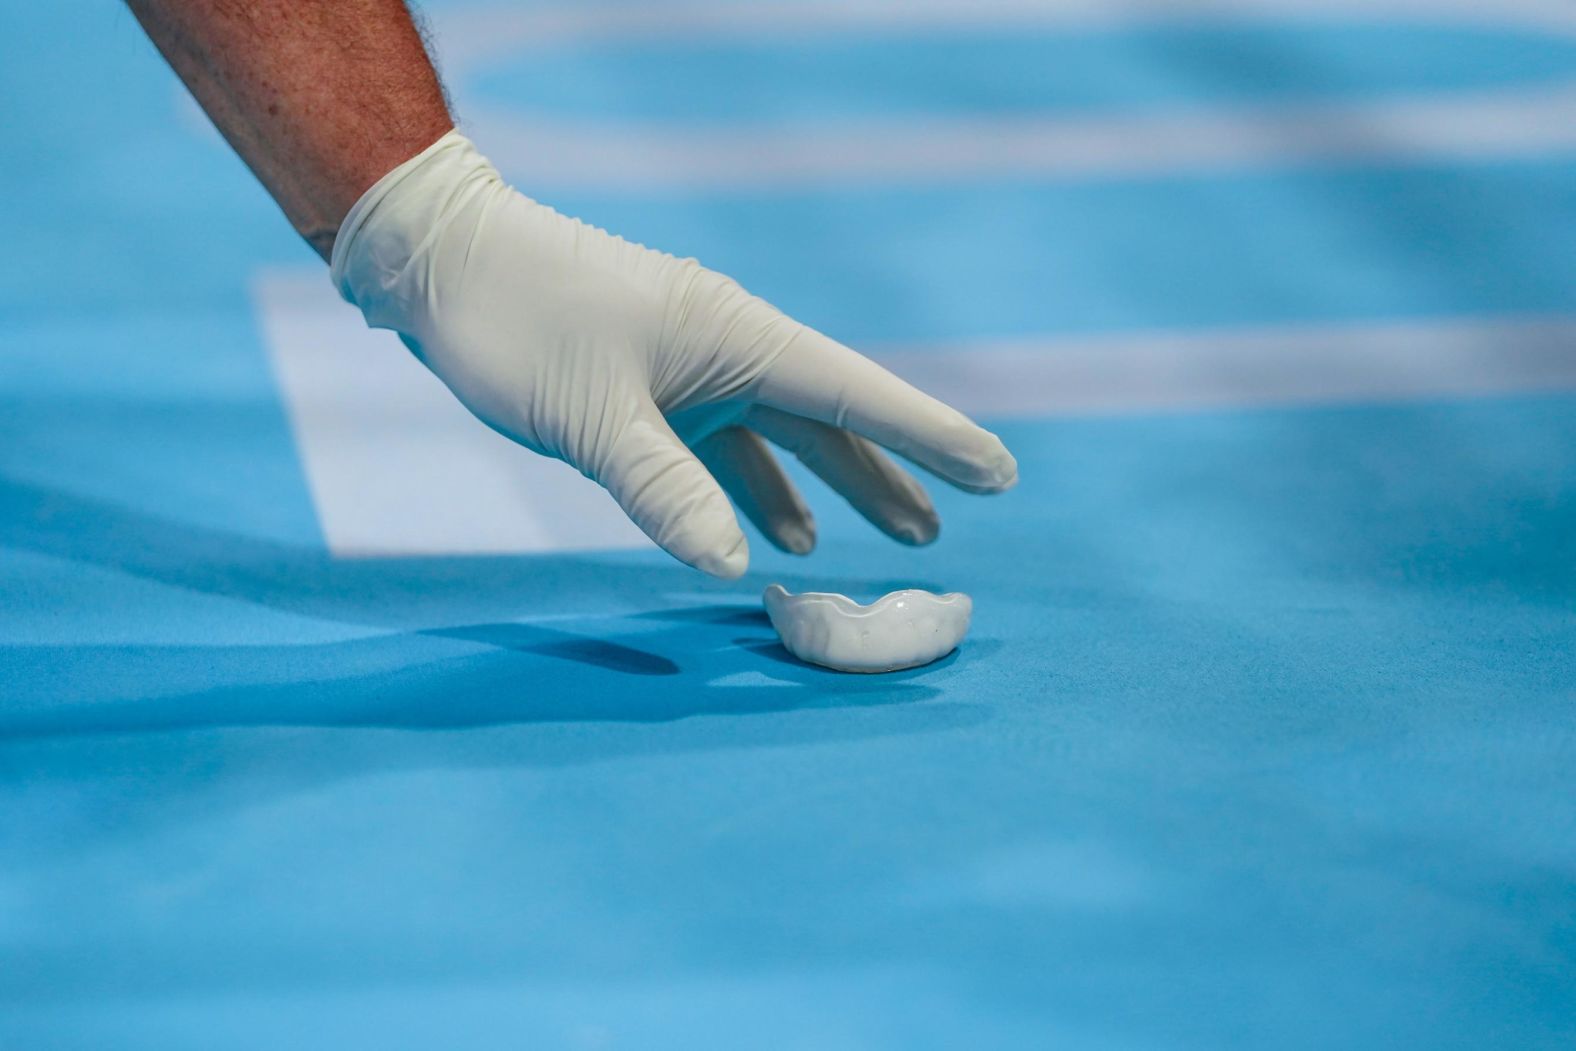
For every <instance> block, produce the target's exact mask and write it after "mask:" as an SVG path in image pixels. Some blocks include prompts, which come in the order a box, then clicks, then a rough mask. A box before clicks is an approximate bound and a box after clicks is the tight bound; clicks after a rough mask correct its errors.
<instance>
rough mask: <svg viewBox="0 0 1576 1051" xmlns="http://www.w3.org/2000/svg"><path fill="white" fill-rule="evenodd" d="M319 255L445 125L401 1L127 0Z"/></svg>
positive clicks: (432, 76) (439, 92)
mask: <svg viewBox="0 0 1576 1051" xmlns="http://www.w3.org/2000/svg"><path fill="white" fill-rule="evenodd" d="M127 2H128V4H129V6H130V7H131V9H132V11H133V13H134V14H135V15H136V17H137V20H138V21H139V22H141V23H142V25H143V28H144V29H146V30H147V32H148V35H149V36H150V37H152V39H153V42H154V44H155V45H156V46H157V47H158V49H159V51H160V52H162V53H163V55H164V57H165V58H166V59H167V60H168V61H169V63H170V65H171V66H172V67H173V68H174V70H175V72H176V73H177V74H178V75H179V76H180V78H181V79H182V80H183V81H185V83H186V86H187V87H188V88H189V89H190V90H191V92H192V94H193V96H195V97H196V99H197V101H198V103H199V104H201V105H202V107H203V109H204V110H206V111H207V113H208V115H209V116H210V117H211V118H212V119H213V121H214V123H215V124H216V125H217V126H218V128H219V130H220V132H222V133H223V134H224V137H225V138H226V139H227V140H228V141H229V143H230V145H231V146H233V147H235V149H236V151H237V152H238V153H240V155H241V157H242V158H243V159H244V160H245V161H246V163H247V165H248V166H250V167H251V169H252V171H254V172H255V173H256V174H257V177H258V178H259V179H261V180H262V182H263V185H264V186H266V187H267V188H268V191H269V193H271V194H273V196H274V199H275V200H276V201H278V202H279V206H280V207H281V208H283V209H284V212H285V214H286V215H287V216H288V217H289V219H290V222H291V223H292V224H293V225H294V226H295V228H296V230H297V231H298V232H300V234H301V236H303V237H305V238H306V239H307V241H308V242H309V243H310V244H311V245H312V247H313V248H315V249H317V251H318V253H319V254H321V255H322V256H323V257H324V258H325V259H326V258H327V257H328V254H329V251H330V250H331V249H332V248H333V244H334V235H335V233H336V232H337V231H338V229H339V224H340V220H342V219H343V218H344V216H345V213H346V212H348V211H349V210H350V207H351V205H353V204H354V203H355V202H356V199H357V198H358V197H360V196H361V194H362V193H363V192H364V191H365V190H366V189H367V187H369V186H371V185H372V184H373V183H374V182H376V181H377V180H378V179H379V178H380V177H382V176H383V175H384V173H386V172H388V171H389V170H390V169H392V168H394V167H395V166H396V165H398V164H399V163H400V162H402V161H404V160H406V159H407V158H409V157H411V156H414V155H415V154H416V153H419V152H420V151H421V150H422V149H424V148H425V147H426V146H428V145H429V144H431V143H432V142H433V141H434V140H436V139H437V138H438V137H439V136H441V135H442V134H443V133H444V132H446V131H448V130H449V129H450V128H451V127H453V120H452V119H451V118H450V116H449V110H448V106H447V105H446V103H445V101H444V97H443V89H442V87H441V85H440V84H439V82H438V76H437V73H436V72H435V71H434V70H433V68H432V63H431V61H430V60H429V59H428V57H427V52H426V49H425V48H424V47H423V45H422V41H421V36H420V34H419V33H418V32H417V30H416V27H415V25H414V24H413V22H412V20H411V17H410V12H409V11H408V10H407V9H406V6H405V2H404V0H127Z"/></svg>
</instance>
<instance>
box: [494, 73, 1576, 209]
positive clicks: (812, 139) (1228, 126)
mask: <svg viewBox="0 0 1576 1051" xmlns="http://www.w3.org/2000/svg"><path fill="white" fill-rule="evenodd" d="M473 113H474V115H475V118H476V119H475V123H476V126H477V129H478V130H477V132H476V135H477V138H478V139H479V141H481V142H483V143H485V144H486V148H487V150H488V152H489V154H490V156H491V157H492V159H493V161H494V163H496V164H497V165H498V166H499V167H500V168H503V169H504V170H506V171H509V172H511V173H514V174H515V175H516V176H517V177H518V178H520V179H521V180H522V181H523V182H524V184H525V185H528V186H530V187H532V188H533V189H534V190H537V191H538V192H541V191H542V190H543V189H545V188H560V187H561V188H564V189H573V190H653V189H663V188H682V189H714V190H715V189H736V188H747V189H751V190H755V189H791V188H796V187H805V186H846V185H858V184H868V183H870V182H879V183H881V184H883V185H890V184H893V183H922V184H927V185H933V184H936V183H938V182H957V181H973V180H977V179H981V178H1000V177H1034V178H1037V179H1042V180H1044V179H1068V178H1074V179H1087V178H1095V177H1132V176H1157V175H1175V174H1184V173H1195V172H1227V171H1239V170H1242V169H1244V168H1248V167H1253V166H1306V165H1313V164H1350V163H1354V162H1376V161H1377V162H1384V161H1407V162H1416V161H1427V160H1474V159H1493V158H1504V157H1514V156H1518V155H1520V156H1546V155H1550V154H1568V153H1571V152H1573V151H1576V86H1563V87H1561V88H1557V89H1552V90H1546V91H1525V92H1521V93H1518V94H1508V93H1492V94H1490V93H1482V94H1479V95H1475V96H1470V97H1466V96H1458V97H1455V98H1423V99H1405V100H1386V101H1381V102H1354V103H1341V104H1325V105H1301V106H1290V105H1285V106H1273V107H1270V106H1265V107H1259V108H1254V109H1243V110H1239V111H1236V112H1215V113H1211V114H1184V115H1134V116H1116V117H1102V118H1099V119H1090V118H1067V119H1021V120H1012V119H989V120H987V119H977V120H940V119H932V120H927V121H925V122H924V123H923V124H922V125H920V126H905V125H899V124H871V125H867V126H862V127H848V126H846V125H845V126H842V127H839V128H836V129H834V130H818V129H768V130H761V129H755V128H750V129H744V130H722V131H713V130H700V129H693V128H670V129H666V130H662V131H650V130H647V129H644V128H642V129H619V130H617V131H607V130H604V129H598V128H591V127H571V126H567V125H561V124H557V123H554V122H551V121H543V120H533V119H528V118H522V117H519V116H516V115H513V114H509V113H504V112H501V111H488V110H485V109H481V110H473Z"/></svg>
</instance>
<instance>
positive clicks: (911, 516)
mask: <svg viewBox="0 0 1576 1051" xmlns="http://www.w3.org/2000/svg"><path fill="white" fill-rule="evenodd" d="M332 272H333V279H334V283H335V284H336V285H337V286H338V288H339V291H340V294H341V295H343V296H344V297H345V298H346V299H347V300H349V301H350V302H352V303H354V304H356V305H357V306H358V307H360V308H361V310H362V312H363V313H364V314H365V316H366V319H367V323H368V324H369V325H371V326H372V327H374V328H388V329H393V330H394V331H395V332H397V333H399V335H400V336H401V338H403V340H404V341H405V343H406V345H407V346H409V347H410V349H411V350H412V351H414V352H415V354H416V355H417V356H418V357H419V358H420V359H421V360H422V361H423V362H425V363H426V365H427V367H428V368H430V369H431V370H432V371H433V372H434V373H436V374H437V375H438V377H439V378H440V379H442V380H443V382H444V383H446V384H447V385H448V386H449V389H450V390H452V391H453V392H454V393H455V395H456V396H457V397H459V399H460V401H462V402H463V403H464V404H465V406H466V407H467V408H469V409H470V410H471V411H472V412H473V413H475V414H476V415H477V416H479V417H480V418H481V419H482V420H483V421H484V422H485V423H487V424H488V425H489V426H491V427H492V428H494V429H495V430H497V431H499V432H501V433H503V434H504V435H507V436H508V437H510V438H512V439H514V440H515V441H517V442H519V443H520V444H521V445H524V446H526V447H527V448H529V449H532V450H534V451H536V452H539V453H543V454H545V455H548V456H556V457H558V458H560V459H563V460H567V461H568V462H569V463H571V464H573V465H574V466H575V467H577V468H579V469H580V471H581V472H582V473H584V474H586V475H587V476H589V477H591V478H593V479H595V480H596V481H597V482H599V483H601V484H602V485H603V486H605V487H606V488H607V490H608V491H609V492H610V493H612V495H613V498H614V499H615V500H617V501H618V504H619V506H620V507H622V508H623V510H624V512H625V513H626V514H627V515H629V517H630V518H631V519H633V520H634V522H635V524H636V525H638V526H639V527H640V528H641V529H642V530H644V531H645V533H646V535H647V536H649V537H651V539H652V540H654V541H656V543H657V544H659V545H661V546H662V547H663V548H664V549H665V550H667V551H668V553H670V554H671V555H673V556H674V557H675V558H677V559H679V560H680V561H682V562H686V563H688V564H689V565H692V566H695V567H697V568H699V569H702V570H705V571H706V572H708V573H712V574H714V575H716V576H719V577H725V578H733V577H737V576H739V575H740V574H741V573H743V572H744V570H745V567H746V565H747V564H748V562H749V548H748V545H747V544H746V542H745V539H744V534H743V533H742V532H741V531H740V529H739V524H738V521H737V519H735V517H734V515H733V511H732V509H731V508H730V507H729V506H728V500H727V497H725V496H724V495H723V490H724V489H726V490H727V491H728V492H729V493H731V494H732V496H733V498H734V500H735V501H736V502H737V503H738V506H739V507H740V509H741V510H743V511H744V513H745V514H746V515H748V516H749V518H750V519H751V520H752V521H753V522H754V523H755V524H756V525H757V526H758V527H759V528H760V530H761V532H762V533H764V534H765V535H766V536H767V537H768V538H769V539H770V540H771V541H772V542H773V543H774V544H776V545H777V546H778V547H781V548H783V549H784V550H787V551H791V552H794V553H796V554H804V553H806V552H808V551H809V550H810V549H811V548H812V547H813V546H814V544H815V522H814V519H813V518H812V517H811V516H810V512H809V510H808V509H807V508H806V507H805V504H804V501H803V499H802V498H801V497H800V496H799V494H798V492H796V491H795V489H794V487H793V485H792V484H791V483H790V482H789V481H788V479H787V477H786V476H785V475H784V473H783V471H782V468H781V467H780V466H778V464H777V462H776V460H775V459H774V458H773V456H772V453H771V452H770V450H769V449H768V448H767V446H766V444H765V442H764V441H762V438H763V437H764V438H765V439H767V440H770V441H771V442H774V443H776V444H777V445H780V446H782V447H783V448H786V449H788V450H789V451H791V452H793V453H794V454H795V455H797V456H798V457H799V458H800V459H801V460H802V461H804V463H805V464H806V465H807V466H808V467H809V468H810V469H811V470H812V471H814V472H815V473H816V474H818V475H819V476H820V477H821V478H823V479H824V480H825V481H826V482H827V483H828V484H830V485H831V486H832V487H833V488H834V489H836V490H837V491H838V492H840V493H842V494H843V496H845V497H846V498H847V499H848V501H849V502H850V503H851V504H853V506H854V507H855V508H856V509H858V510H859V511H860V512H861V513H862V514H864V516H865V517H866V518H868V519H869V520H870V521H871V522H873V523H874V524H875V525H876V526H877V527H879V528H880V529H881V530H883V531H884V532H885V533H887V534H888V535H889V536H891V537H893V538H894V539H897V540H899V541H902V542H904V543H909V544H925V543H929V542H930V541H931V540H933V539H935V537H936V533H937V531H938V530H939V528H940V523H939V521H938V520H937V517H936V512H935V509H934V508H933V507H932V506H931V503H930V500H929V498H928V497H927V496H926V495H925V492H924V490H923V489H922V488H921V487H920V486H919V484H918V483H917V482H916V481H915V480H914V479H913V478H912V477H911V476H910V475H909V474H908V473H907V472H906V471H904V470H903V469H902V468H900V467H898V466H897V465H896V464H895V463H893V462H892V461H891V460H890V459H889V458H888V457H887V456H886V455H885V454H884V453H883V452H881V450H880V449H878V448H876V446H875V445H874V444H872V443H873V442H875V443H879V444H881V445H884V446H886V447H887V448H888V449H891V450H893V451H894V452H897V453H899V454H901V455H903V456H905V457H907V458H908V459H910V460H912V461H913V462H915V463H917V464H920V465H921V466H923V467H925V468H928V469H929V470H931V471H932V472H934V473H936V474H937V475H939V476H941V477H942V478H944V479H946V480H947V481H949V482H951V483H953V484H954V485H956V486H958V487H960V488H962V489H966V490H969V491H970V492H978V493H991V492H998V491H1000V490H1003V489H1006V488H1008V487H1009V486H1011V485H1012V484H1013V483H1014V482H1015V481H1016V480H1017V464H1016V463H1015V462H1014V460H1013V458H1012V456H1011V455H1010V454H1009V453H1008V452H1007V450H1006V448H1005V447H1004V446H1003V445H1002V443H1001V442H1000V441H998V440H997V439H996V437H995V436H994V435H992V434H990V433H988V432H987V431H984V430H981V429H980V428H979V427H977V426H975V425H974V424H973V423H971V422H970V421H969V420H968V419H967V418H966V417H964V416H963V415H962V414H961V413H959V412H957V411H955V410H954V409H951V408H949V407H948V406H946V405H943V404H942V403H941V402H939V401H936V400H935V399H934V398H931V397H929V396H927V395H925V394H922V393H920V392H919V391H917V390H915V389H914V388H913V387H910V386H909V385H908V384H906V383H904V382H902V381H901V380H899V379H898V378H897V377H895V376H893V375H892V374H891V373H889V372H887V371H886V370H885V369H882V368H880V367H879V366H877V365H876V364H874V363H873V362H871V361H869V360H867V359H865V358H863V357H861V356H860V355H858V354H856V353H854V352H853V351H851V350H849V349H848V348H847V347H844V346H842V345H840V344H838V343H836V342H834V341H832V340H830V339H828V338H826V337H825V336H823V335H821V334H820V333H818V332H815V331H813V330H812V329H809V328H806V327H805V326H803V325H801V324H799V323H798V322H796V321H793V320H791V319H790V318H788V317H785V316H784V315H783V314H782V313H780V312H779V311H777V310H776V309H775V308H773V307H772V306H771V305H770V304H768V303H766V302H764V301H763V300H760V299H757V298H756V297H754V296H752V295H750V294H749V293H747V292H745V291H744V289H742V288H740V287H739V285H738V284H736V283H735V282H733V281H732V280H730V279H729V278H726V277H724V276H723V275H721V274H718V273H715V272H713V271H710V270H707V269H705V268H704V267H702V266H700V265H699V264H698V263H696V262H695V260H693V259H676V258H674V257H672V256H669V255H665V254H663V253H661V252H654V251H651V250H649V249H647V248H644V247H642V246H641V245H637V244H631V243H630V242H628V241H625V240H622V239H621V238H618V237H614V236H611V235H609V234H607V233H605V232H603V231H602V230H599V229H597V228H596V227H593V226H588V225H586V224H584V223H581V222H578V221H576V220H573V219H568V218H565V217H564V216H562V215H559V214H558V213H557V212H555V211H553V210H552V209H551V208H547V207H544V206H543V205H540V204H537V203H536V202H535V201H532V200H530V199H529V198H527V197H525V196H523V195H521V194H519V193H517V192H516V191H515V190H513V189H511V188H510V187H509V186H508V185H507V184H505V183H504V181H503V180H502V179H501V178H500V177H499V175H498V173H497V171H496V170H495V169H494V168H493V167H492V166H491V165H490V164H488V163H487V161H486V160H485V159H484V158H483V157H482V156H481V155H480V154H479V153H477V151H476V149H475V147H473V146H472V145H471V143H470V141H469V140H468V139H466V138H465V136H463V135H461V134H460V133H459V132H458V131H451V132H449V133H448V134H447V135H445V136H444V137H443V138H441V139H439V140H438V141H437V142H436V143H434V144H433V145H432V146H430V147H428V148H427V149H426V150H424V151H423V152H422V153H420V154H418V155H417V156H415V157H413V158H411V159H410V160H409V161H406V162H405V163H404V164H402V165H400V166H399V167H398V168H395V169H394V170H393V171H391V172H389V173H388V174H387V175H386V176H384V177H383V178H382V179H381V180H379V181H378V183H377V184H376V185H375V186H373V187H372V188H371V189H370V190H368V191H367V192H366V193H365V194H364V195H363V196H362V198H361V199H360V200H359V201H358V202H357V203H356V205H355V207H354V208H352V209H351V211H350V213H349V214H348V215H347V216H346V217H345V220H344V222H343V223H342V224H341V226H340V230H339V235H338V239H337V240H336V242H335V244H334V252H333V258H332ZM703 464H704V466H703ZM719 483H720V485H719Z"/></svg>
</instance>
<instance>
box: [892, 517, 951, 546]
mask: <svg viewBox="0 0 1576 1051" xmlns="http://www.w3.org/2000/svg"><path fill="white" fill-rule="evenodd" d="M940 535H941V519H940V518H938V517H936V516H935V515H930V516H929V517H927V518H922V519H910V520H908V521H906V522H903V523H901V524H899V525H898V526H897V528H896V529H894V530H893V532H892V537H893V539H895V540H897V541H898V542H899V543H903V544H907V545H908V546H909V547H925V546H927V545H929V544H934V543H935V542H936V538H937V537H938V536H940Z"/></svg>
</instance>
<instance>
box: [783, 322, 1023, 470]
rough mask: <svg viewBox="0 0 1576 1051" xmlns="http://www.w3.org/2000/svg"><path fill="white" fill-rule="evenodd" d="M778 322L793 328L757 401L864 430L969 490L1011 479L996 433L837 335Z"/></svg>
mask: <svg viewBox="0 0 1576 1051" xmlns="http://www.w3.org/2000/svg"><path fill="white" fill-rule="evenodd" d="M783 322H784V323H786V324H788V325H792V326H793V332H792V334H791V336H790V338H789V339H788V340H787V345H786V346H785V347H784V348H783V351H782V353H781V354H780V355H778V357H777V358H776V360H775V361H773V362H772V364H771V365H770V366H769V367H768V368H767V369H766V371H765V372H764V373H763V374H762V376H761V377H760V379H759V380H758V381H757V383H756V386H755V389H754V390H753V391H752V393H753V394H754V397H755V400H756V401H758V402H761V403H762V404H765V405H769V406H771V407H772V408H776V409H782V410H784V411H786V412H791V413H796V414H798V415H800V416H807V417H809V418H810V419H814V420H820V421H821V422H822V423H828V424H831V425H832V426H834V427H843V428H846V429H848V430H850V431H853V432H854V433H856V434H862V435H864V436H865V437H866V438H869V439H871V440H872V441H875V442H878V443H880V444H881V445H884V446H886V447H887V448H888V449H891V450H892V451H893V452H896V453H898V454H900V455H902V456H905V457H907V458H908V459H910V460H912V461H914V462H915V463H917V464H919V465H920V466H921V467H924V468H926V469H927V470H929V471H931V472H932V473H934V474H936V475H937V476H939V477H941V478H943V479H945V480H946V481H948V482H951V483H952V484H953V485H955V486H957V487H958V488H960V489H965V490H968V491H969V492H975V493H996V492H1001V491H1002V490H1004V489H1009V488H1011V487H1012V485H1013V484H1014V483H1015V482H1017V480H1018V464H1017V461H1016V460H1014V459H1013V457H1012V454H1011V453H1009V452H1008V451H1007V447H1006V446H1005V445H1003V444H1002V443H1001V439H999V438H997V437H996V436H995V435H994V434H992V433H990V432H989V431H987V430H985V429H984V428H982V427H980V426H978V425H977V424H975V423H974V421H972V420H970V419H969V418H968V417H967V416H965V415H963V414H962V413H961V412H959V411H957V410H956V409H954V408H952V407H951V406H950V405H947V404H946V403H944V402H941V401H938V400H937V399H935V398H932V397H931V396H930V395H928V394H926V393H924V392H923V391H920V390H919V389H917V388H915V387H913V386H910V385H909V384H908V383H905V382H904V381H902V380H900V379H898V378H897V377H896V376H894V375H893V374H892V373H890V372H888V371H887V370H886V369H884V368H882V367H881V366H880V365H877V364H876V363H875V362H873V361H871V360H870V359H869V358H866V357H865V356H863V355H862V354H858V353H856V352H854V351H852V350H850V349H849V348H847V347H845V346H843V345H842V344H841V343H838V342H837V341H836V340H832V339H828V338H827V337H826V336H823V335H821V334H820V333H819V332H817V331H815V330H814V329H812V328H808V327H806V326H804V325H800V324H799V323H798V322H794V321H789V320H788V319H786V318H784V319H783Z"/></svg>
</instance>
